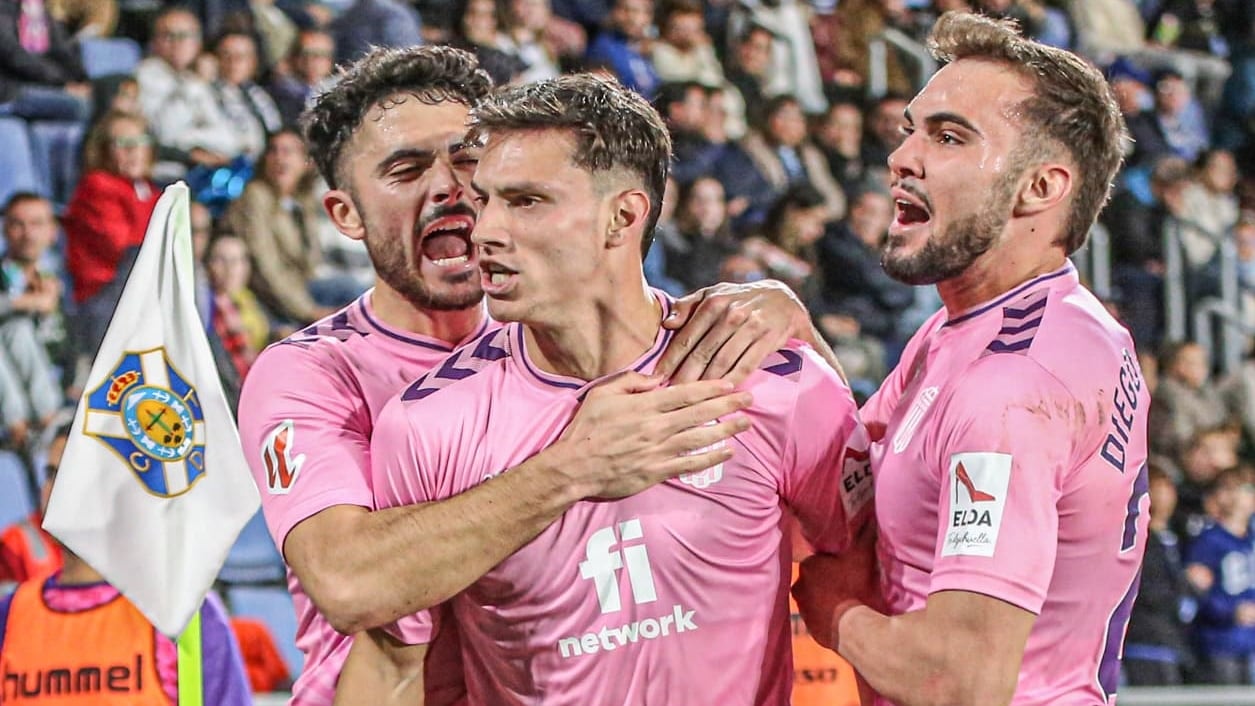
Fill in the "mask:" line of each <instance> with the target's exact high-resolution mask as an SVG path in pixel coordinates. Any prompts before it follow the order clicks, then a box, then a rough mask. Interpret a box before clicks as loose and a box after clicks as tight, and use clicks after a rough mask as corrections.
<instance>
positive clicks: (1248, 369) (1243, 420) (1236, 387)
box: [1218, 223, 1255, 457]
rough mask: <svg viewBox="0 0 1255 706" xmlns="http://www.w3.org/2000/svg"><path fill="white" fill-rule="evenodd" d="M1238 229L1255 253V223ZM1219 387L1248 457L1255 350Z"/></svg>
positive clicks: (1253, 427)
mask: <svg viewBox="0 0 1255 706" xmlns="http://www.w3.org/2000/svg"><path fill="white" fill-rule="evenodd" d="M1238 230H1239V232H1240V233H1243V235H1242V238H1243V239H1244V240H1245V241H1246V243H1247V244H1246V245H1244V246H1239V248H1243V249H1246V250H1247V251H1248V253H1249V254H1251V255H1252V256H1255V223H1246V224H1244V225H1243V226H1242V227H1240V228H1239V229H1238ZM1218 387H1219V389H1220V396H1221V398H1222V399H1224V402H1225V408H1226V409H1227V410H1228V413H1229V418H1230V419H1232V420H1233V421H1234V423H1236V424H1238V425H1240V428H1241V433H1242V447H1243V448H1244V449H1245V451H1246V454H1247V456H1248V457H1249V456H1250V454H1251V451H1252V450H1255V349H1251V350H1249V351H1248V352H1247V355H1246V359H1245V360H1244V361H1243V362H1242V365H1241V366H1240V367H1239V368H1238V369H1237V370H1235V371H1233V372H1232V373H1231V374H1230V375H1229V376H1228V377H1227V378H1225V379H1224V380H1221V381H1220V383H1219V385H1218Z"/></svg>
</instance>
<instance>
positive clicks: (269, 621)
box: [227, 586, 304, 675]
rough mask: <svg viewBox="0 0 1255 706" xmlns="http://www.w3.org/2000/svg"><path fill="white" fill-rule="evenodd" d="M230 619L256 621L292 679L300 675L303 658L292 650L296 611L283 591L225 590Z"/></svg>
mask: <svg viewBox="0 0 1255 706" xmlns="http://www.w3.org/2000/svg"><path fill="white" fill-rule="evenodd" d="M227 608H228V609H229V610H230V613H231V615H239V616H247V617H250V618H257V619H258V620H260V621H262V622H263V623H265V624H266V627H268V628H270V632H271V634H272V635H273V636H274V638H275V644H276V645H278V646H279V652H280V653H282V654H283V660H284V661H285V662H287V664H288V668H289V670H290V671H291V673H292V674H293V675H296V674H300V673H301V664H302V663H303V662H304V656H303V655H302V654H301V651H300V650H298V649H297V648H296V610H295V609H294V608H293V607H292V596H291V595H290V594H289V593H288V591H287V589H285V588H280V587H277V586H234V587H232V588H228V589H227Z"/></svg>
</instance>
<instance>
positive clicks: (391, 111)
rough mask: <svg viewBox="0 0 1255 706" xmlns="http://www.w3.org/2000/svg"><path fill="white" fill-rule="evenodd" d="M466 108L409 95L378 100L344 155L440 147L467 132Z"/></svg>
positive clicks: (367, 113)
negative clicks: (423, 100)
mask: <svg viewBox="0 0 1255 706" xmlns="http://www.w3.org/2000/svg"><path fill="white" fill-rule="evenodd" d="M467 113H468V111H467V108H466V106H464V105H462V104H461V103H456V102H452V101H446V102H442V103H437V104H435V105H429V104H427V103H424V102H422V101H420V100H418V98H416V97H414V96H413V95H410V94H398V95H394V96H390V97H389V98H388V99H386V100H383V101H380V102H378V103H376V104H375V105H374V106H372V107H371V108H370V110H368V111H367V112H366V115H365V116H363V118H362V122H361V124H360V125H359V126H358V128H357V131H356V132H355V133H354V134H353V137H352V139H351V140H349V143H348V145H347V149H346V150H345V156H350V155H351V156H352V157H363V158H365V157H367V155H375V156H378V154H377V153H379V152H384V153H387V152H391V151H393V150H398V149H438V148H440V147H442V146H445V145H447V144H448V143H449V142H450V141H451V140H455V139H456V138H457V137H459V136H460V135H464V134H466V117H467Z"/></svg>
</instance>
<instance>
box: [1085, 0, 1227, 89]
mask: <svg viewBox="0 0 1255 706" xmlns="http://www.w3.org/2000/svg"><path fill="white" fill-rule="evenodd" d="M1068 10H1069V12H1070V14H1071V16H1072V21H1073V23H1074V24H1075V26H1076V37H1077V46H1076V49H1077V51H1078V52H1079V53H1081V54H1083V55H1084V56H1087V57H1089V58H1091V59H1093V60H1094V61H1095V62H1097V63H1098V64H1100V65H1103V66H1105V65H1107V64H1110V63H1111V62H1112V61H1113V60H1115V59H1116V57H1120V56H1124V57H1128V58H1129V59H1131V60H1133V61H1134V62H1135V63H1137V64H1140V65H1142V66H1145V67H1147V68H1150V69H1162V68H1168V69H1171V70H1172V71H1174V72H1177V73H1179V75H1181V76H1184V77H1185V78H1186V80H1187V81H1188V82H1189V83H1190V84H1192V85H1194V86H1195V87H1200V85H1201V87H1202V89H1203V90H1202V92H1201V94H1202V95H1203V96H1204V101H1205V102H1206V103H1208V105H1214V103H1215V100H1216V98H1217V97H1218V95H1219V88H1220V86H1221V85H1222V84H1223V82H1224V80H1225V78H1227V77H1228V75H1229V71H1230V69H1229V64H1228V62H1226V61H1225V60H1224V59H1223V58H1220V57H1216V56H1210V55H1208V54H1203V53H1199V52H1193V51H1184V50H1177V49H1172V48H1169V47H1166V46H1165V44H1166V43H1167V42H1165V41H1164V40H1166V39H1174V38H1172V37H1168V36H1159V37H1157V38H1156V39H1155V44H1153V45H1152V44H1150V43H1148V42H1147V40H1146V37H1147V36H1148V32H1147V30H1146V23H1145V21H1144V20H1143V18H1142V16H1141V14H1140V13H1139V12H1138V6H1137V3H1136V2H1135V0H1083V1H1074V2H1070V3H1069V7H1068Z"/></svg>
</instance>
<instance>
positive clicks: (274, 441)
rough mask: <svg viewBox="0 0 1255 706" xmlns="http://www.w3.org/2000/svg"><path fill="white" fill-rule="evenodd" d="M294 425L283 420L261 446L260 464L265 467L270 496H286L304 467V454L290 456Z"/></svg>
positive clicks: (294, 436) (290, 421) (294, 431)
mask: <svg viewBox="0 0 1255 706" xmlns="http://www.w3.org/2000/svg"><path fill="white" fill-rule="evenodd" d="M295 443H296V424H295V423H294V422H293V421H292V420H291V419H285V420H283V422H281V423H280V424H279V426H277V427H275V428H274V430H272V431H271V432H270V433H269V434H267V435H266V439H265V441H263V442H262V445H261V462H262V465H263V466H265V467H266V487H267V488H268V489H269V490H270V493H271V494H272V495H287V494H288V492H289V491H291V490H292V486H293V485H295V484H296V477H297V476H298V475H300V473H301V466H304V465H305V454H297V455H296V456H293V455H292V446H293V445H294V444H295Z"/></svg>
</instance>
